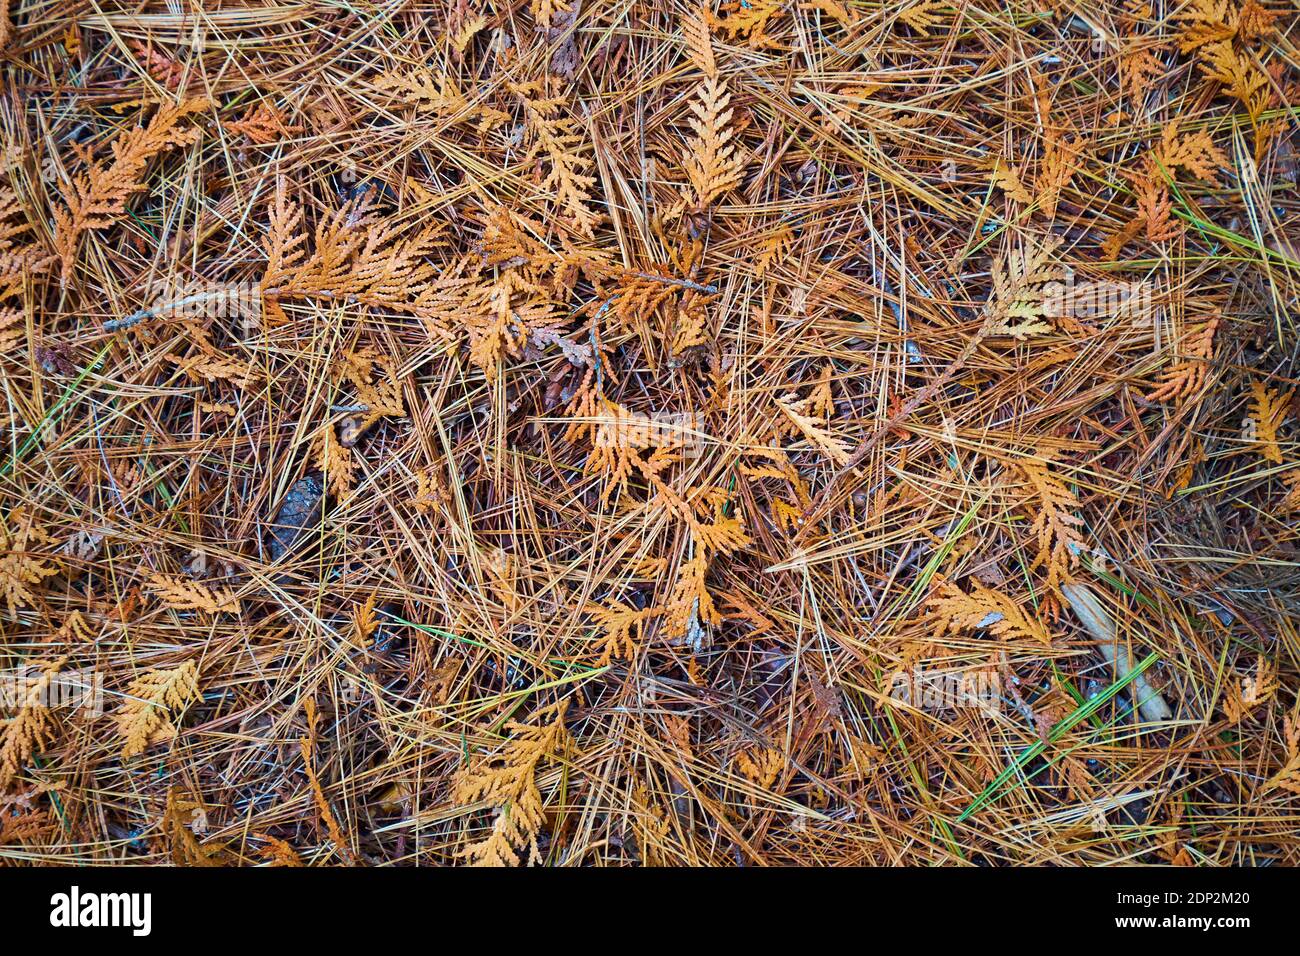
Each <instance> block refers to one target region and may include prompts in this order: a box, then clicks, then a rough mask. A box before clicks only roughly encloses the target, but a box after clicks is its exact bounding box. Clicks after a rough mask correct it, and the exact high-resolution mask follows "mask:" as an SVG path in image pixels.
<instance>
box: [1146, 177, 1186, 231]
mask: <svg viewBox="0 0 1300 956" xmlns="http://www.w3.org/2000/svg"><path fill="white" fill-rule="evenodd" d="M1135 190H1136V199H1137V222H1138V223H1139V224H1140V225H1142V226H1145V227H1146V233H1147V240H1148V241H1149V242H1169V241H1171V240H1173V239H1177V238H1178V237H1179V236H1180V235H1182V232H1183V226H1182V223H1180V222H1179V221H1178V220H1177V219H1175V218H1174V216H1173V200H1172V198H1171V197H1170V195H1169V187H1168V186H1167V185H1166V184H1165V183H1164V181H1163V180H1158V179H1156V178H1155V176H1153V175H1148V176H1144V177H1142V178H1140V179H1139V181H1138V182H1137V183H1135Z"/></svg>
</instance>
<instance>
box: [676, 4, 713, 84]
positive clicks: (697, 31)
mask: <svg viewBox="0 0 1300 956" xmlns="http://www.w3.org/2000/svg"><path fill="white" fill-rule="evenodd" d="M709 20H710V15H709V12H708V8H707V7H706V8H701V9H700V10H697V11H696V12H695V13H693V14H691V15H690V16H688V17H686V18H685V19H684V20H682V36H683V37H684V38H685V40H686V50H687V52H688V53H689V54H690V57H691V62H692V63H694V64H695V65H696V66H697V67H699V69H700V71H701V72H702V73H703V74H704V75H705V76H706V77H712V76H717V74H718V64H717V62H716V61H715V60H714V58H713V38H712V37H711V36H710V35H709Z"/></svg>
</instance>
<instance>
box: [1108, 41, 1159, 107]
mask: <svg viewBox="0 0 1300 956" xmlns="http://www.w3.org/2000/svg"><path fill="white" fill-rule="evenodd" d="M1164 74H1165V65H1164V64H1163V63H1161V62H1160V60H1159V59H1158V58H1157V57H1156V55H1155V53H1154V52H1153V51H1152V50H1151V49H1149V48H1147V47H1145V46H1143V47H1137V48H1134V47H1133V46H1132V45H1131V44H1129V43H1127V42H1126V43H1125V48H1124V51H1123V53H1122V54H1121V55H1120V61H1119V76H1120V83H1121V85H1122V86H1123V88H1124V92H1125V93H1126V94H1127V95H1128V97H1129V99H1130V100H1138V101H1141V100H1142V99H1143V98H1144V97H1145V96H1146V94H1147V91H1148V90H1149V89H1150V86H1151V83H1152V82H1153V81H1155V80H1157V79H1159V78H1160V77H1162V76H1164Z"/></svg>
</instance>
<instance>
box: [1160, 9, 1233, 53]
mask: <svg viewBox="0 0 1300 956" xmlns="http://www.w3.org/2000/svg"><path fill="white" fill-rule="evenodd" d="M1170 19H1172V20H1174V21H1175V22H1177V23H1180V24H1182V26H1181V27H1180V29H1179V34H1178V48H1179V50H1180V51H1181V52H1183V53H1190V52H1192V51H1193V50H1195V49H1198V48H1199V47H1202V46H1205V45H1206V44H1211V43H1219V42H1222V41H1224V40H1228V39H1231V38H1232V37H1233V36H1234V35H1235V34H1236V32H1237V11H1236V8H1235V7H1233V5H1232V3H1231V2H1230V0H1191V2H1190V3H1189V4H1188V5H1187V6H1186V7H1183V8H1182V9H1180V10H1178V11H1176V12H1175V13H1173V14H1172V15H1171V17H1170Z"/></svg>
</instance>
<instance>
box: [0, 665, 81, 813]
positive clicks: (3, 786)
mask: <svg viewBox="0 0 1300 956" xmlns="http://www.w3.org/2000/svg"><path fill="white" fill-rule="evenodd" d="M66 661H67V657H61V658H59V659H58V660H57V661H55V662H54V663H53V664H50V665H49V666H47V667H46V668H45V669H44V670H43V671H42V672H41V676H40V677H38V678H37V679H36V680H34V681H32V682H31V686H29V687H26V688H24V693H23V694H22V696H21V699H19V700H17V701H16V702H15V703H16V704H17V713H15V714H14V716H13V717H11V718H9V720H7V721H6V722H5V724H4V730H3V732H0V793H4V792H5V791H6V790H8V789H9V786H10V784H12V783H13V780H14V777H16V776H17V775H18V773H19V772H20V771H21V770H22V768H23V767H24V766H25V765H26V764H27V762H28V761H29V760H31V759H32V755H33V754H34V753H35V752H36V751H37V750H39V749H40V748H41V747H43V746H44V745H45V744H46V742H47V741H48V740H49V735H50V711H49V707H48V706H47V700H48V693H49V688H50V683H51V682H52V681H53V679H54V676H55V675H56V674H57V673H58V672H59V670H60V668H62V667H63V665H64V663H65V662H66Z"/></svg>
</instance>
